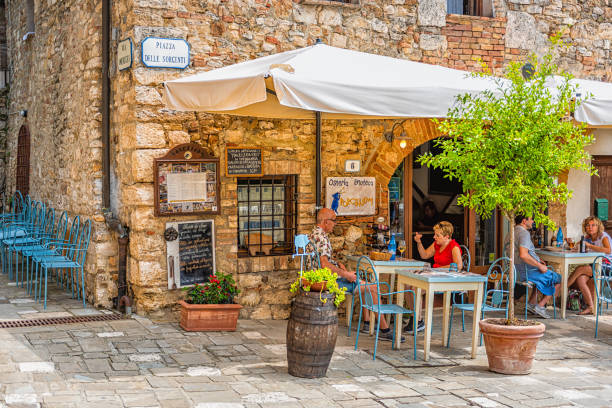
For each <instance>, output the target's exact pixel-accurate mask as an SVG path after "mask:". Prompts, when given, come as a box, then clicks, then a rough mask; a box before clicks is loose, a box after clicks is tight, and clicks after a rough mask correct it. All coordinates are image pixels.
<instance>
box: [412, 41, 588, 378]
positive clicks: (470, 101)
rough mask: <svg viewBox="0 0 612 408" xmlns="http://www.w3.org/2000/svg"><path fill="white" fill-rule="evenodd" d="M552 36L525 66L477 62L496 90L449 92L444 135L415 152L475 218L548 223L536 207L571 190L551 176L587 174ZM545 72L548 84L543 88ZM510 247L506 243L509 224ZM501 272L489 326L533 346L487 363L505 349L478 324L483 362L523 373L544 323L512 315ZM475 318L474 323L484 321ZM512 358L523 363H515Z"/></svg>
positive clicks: (584, 137)
mask: <svg viewBox="0 0 612 408" xmlns="http://www.w3.org/2000/svg"><path fill="white" fill-rule="evenodd" d="M560 37H561V33H559V34H557V35H555V36H553V37H552V38H551V42H552V44H553V45H552V46H551V48H550V49H549V51H548V53H547V54H546V55H544V56H543V57H541V58H538V57H537V56H535V55H532V56H531V57H529V60H528V62H529V64H530V65H527V64H525V67H527V68H526V69H525V68H523V65H522V63H520V62H512V63H510V64H509V66H508V67H507V68H506V70H505V73H504V75H503V77H502V78H496V77H494V76H493V75H492V73H491V70H490V69H489V68H488V67H487V66H486V65H485V64H482V67H483V71H482V72H480V73H473V74H472V75H475V76H480V77H488V78H491V79H492V80H493V81H495V83H496V88H497V89H496V90H495V91H491V92H484V93H482V94H479V95H470V94H466V95H461V96H459V97H457V101H456V104H455V106H454V107H453V108H451V109H450V111H449V115H448V119H446V120H443V121H439V122H438V126H439V130H440V131H441V132H442V134H444V135H446V136H447V137H446V138H441V139H438V141H437V145H438V146H439V147H440V148H441V153H440V154H438V155H435V156H433V155H432V154H431V153H429V154H425V155H422V156H421V157H419V159H418V160H419V162H420V163H422V164H425V165H427V166H432V167H434V168H439V169H442V170H443V171H444V172H445V173H446V177H448V178H450V179H457V180H459V181H460V182H461V183H462V184H463V189H464V193H463V194H462V195H460V196H459V198H458V203H459V204H460V205H463V206H465V207H469V208H471V209H474V211H475V212H476V213H477V214H478V215H480V216H481V217H483V218H487V217H489V216H490V215H491V214H492V212H493V210H495V209H496V208H497V209H498V210H499V211H501V213H502V214H503V215H504V217H505V218H506V219H507V220H508V221H509V222H510V225H511V226H513V224H514V222H513V221H514V217H515V216H516V215H519V214H522V215H525V216H533V217H534V220H535V221H536V223H538V224H544V225H548V226H549V227H551V228H553V229H554V223H553V222H552V220H551V219H550V218H549V217H548V216H547V215H545V214H544V212H545V209H546V207H547V205H548V203H549V202H557V203H562V204H564V203H566V202H567V200H568V199H569V198H570V197H571V191H570V190H569V189H568V187H567V185H566V184H565V183H563V182H558V181H557V176H558V175H560V174H561V173H563V172H565V171H568V170H569V169H570V168H575V169H581V170H584V171H587V172H589V173H590V174H594V173H595V172H594V170H593V167H592V166H591V165H590V156H589V154H588V153H587V152H586V151H585V150H584V148H585V147H586V146H587V145H588V144H590V143H592V137H591V136H590V135H588V134H587V133H586V132H585V129H586V126H585V125H584V124H578V123H575V122H574V121H573V120H572V118H571V112H572V110H573V108H574V106H575V104H576V103H579V102H577V101H575V100H574V93H575V87H574V86H573V85H572V84H571V83H570V79H571V75H570V74H568V73H562V72H561V70H560V69H559V67H558V66H557V65H556V64H555V62H554V53H555V50H556V47H558V46H560V45H562V44H561V40H560ZM525 74H526V75H525ZM525 77H527V78H525ZM553 78H554V79H555V82H556V86H554V87H551V86H550V82H551V80H552V79H553ZM510 248H514V228H513V227H511V228H510ZM508 252H509V254H508V255H509V257H510V269H509V270H510V271H514V251H513V250H512V249H511V250H509V251H508ZM509 278H510V282H509V291H510V293H509V297H508V299H509V300H508V301H509V311H508V319H507V321H504V322H503V323H505V324H503V325H497V326H505V327H501V328H499V327H497V328H496V329H498V328H499V329H501V330H509V331H511V332H513V333H515V332H516V331H517V330H527V331H530V330H531V331H532V333H531V334H529V333H528V334H527V337H528V338H530V340H529V341H531V343H533V350H532V351H531V352H529V351H528V352H527V355H523V356H510V361H508V362H503V361H502V362H500V361H497V358H498V357H494V360H496V363H495V364H492V358H491V357H492V356H491V353H490V352H491V351H492V349H497V351H500V352H501V353H502V354H504V353H505V352H506V351H509V350H512V348H509V347H507V348H504V346H503V345H499V344H498V345H494V346H492V347H489V343H488V342H487V334H486V329H483V334H484V335H485V345H486V346H487V355H488V357H489V367H490V369H492V370H493V371H498V372H503V373H509V374H525V373H527V372H529V370H530V368H531V362H532V360H533V355H534V354H535V346H536V345H537V341H538V338H539V337H540V336H541V335H542V333H543V332H544V325H543V324H541V323H536V322H531V323H532V324H531V325H530V324H528V323H525V322H524V321H518V320H517V319H516V318H515V314H514V303H513V300H514V273H510V274H509ZM562 306H563V305H562ZM502 321H503V319H502ZM481 323H483V324H481V329H482V328H483V327H484V325H486V324H487V321H484V322H481ZM534 330H535V331H536V332H537V331H539V335H535V334H534V333H535V332H534ZM498 335H499V333H496V337H498ZM514 335H515V334H514ZM534 335H535V341H534ZM489 342H490V341H489ZM510 347H511V346H510ZM504 350H505V351H504ZM513 350H520V348H514V349H513ZM510 353H512V351H510ZM528 354H531V356H529V355H528ZM519 360H520V361H522V362H523V363H524V364H519V362H520V361H519ZM527 360H528V361H527Z"/></svg>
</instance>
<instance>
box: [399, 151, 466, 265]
mask: <svg viewBox="0 0 612 408" xmlns="http://www.w3.org/2000/svg"><path fill="white" fill-rule="evenodd" d="M436 149H437V148H436V146H434V141H430V142H427V143H424V144H422V145H421V146H418V147H417V148H415V149H414V151H413V152H412V153H411V154H410V155H408V156H407V157H406V158H405V159H404V161H403V162H402V163H401V164H400V165H399V166H398V167H397V169H396V170H395V172H394V174H393V176H392V177H391V179H390V181H389V221H390V229H391V232H392V233H395V234H396V237H397V239H405V240H406V244H407V251H406V252H407V254H406V256H407V257H408V258H413V259H420V257H419V253H418V251H417V248H416V243H415V242H414V239H413V236H414V232H420V233H421V234H423V238H422V239H421V241H422V242H423V246H425V247H426V248H427V247H429V246H430V245H431V244H432V243H433V226H434V225H435V224H437V223H438V222H440V221H448V222H450V223H451V224H452V225H453V227H454V232H453V238H454V239H455V240H456V241H457V242H458V243H459V244H466V242H467V236H466V231H467V229H466V225H467V222H466V221H467V220H466V212H465V211H464V208H463V207H462V206H460V205H457V197H458V196H459V194H461V192H462V186H461V183H459V182H457V181H456V180H452V181H451V180H449V179H448V178H445V177H444V173H443V172H442V171H441V170H437V169H433V168H428V167H426V166H421V165H420V164H419V163H418V162H417V161H416V160H415V159H416V158H418V157H419V156H420V155H421V154H423V153H425V152H429V151H431V152H432V153H433V154H436V151H437V150H436Z"/></svg>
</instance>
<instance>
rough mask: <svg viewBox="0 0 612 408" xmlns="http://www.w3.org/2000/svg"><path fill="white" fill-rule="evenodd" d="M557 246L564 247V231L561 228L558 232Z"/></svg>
mask: <svg viewBox="0 0 612 408" xmlns="http://www.w3.org/2000/svg"><path fill="white" fill-rule="evenodd" d="M557 246H558V247H562V246H563V230H562V229H561V227H559V231H557Z"/></svg>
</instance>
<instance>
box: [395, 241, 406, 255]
mask: <svg viewBox="0 0 612 408" xmlns="http://www.w3.org/2000/svg"><path fill="white" fill-rule="evenodd" d="M397 250H398V251H400V258H403V257H404V252H405V251H406V241H405V240H403V239H400V240H399V241H398V242H397Z"/></svg>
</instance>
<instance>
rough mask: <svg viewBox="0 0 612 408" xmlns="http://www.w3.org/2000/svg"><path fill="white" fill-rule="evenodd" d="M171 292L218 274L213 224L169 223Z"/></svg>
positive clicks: (207, 221) (169, 287) (168, 260)
mask: <svg viewBox="0 0 612 408" xmlns="http://www.w3.org/2000/svg"><path fill="white" fill-rule="evenodd" d="M164 235H165V237H166V250H167V254H168V259H167V265H168V289H177V288H181V287H183V286H190V285H193V284H194V283H203V282H206V281H207V280H208V277H209V276H210V275H212V274H214V272H215V224H214V222H213V220H198V221H188V222H168V223H166V233H165V234H164Z"/></svg>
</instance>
